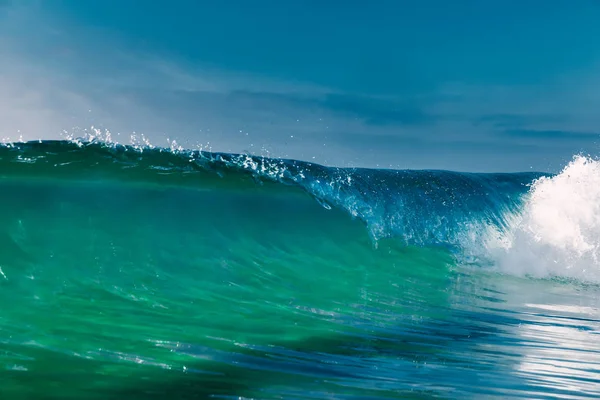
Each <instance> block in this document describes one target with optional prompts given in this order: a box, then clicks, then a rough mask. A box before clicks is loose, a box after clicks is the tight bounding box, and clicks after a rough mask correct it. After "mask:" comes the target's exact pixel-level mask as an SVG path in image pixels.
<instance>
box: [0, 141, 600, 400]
mask: <svg viewBox="0 0 600 400" xmlns="http://www.w3.org/2000/svg"><path fill="white" fill-rule="evenodd" d="M0 171H1V173H0V190H1V191H2V193H3V194H4V195H3V196H2V198H1V199H0V221H1V225H0V228H1V229H0V237H1V238H2V240H1V242H0V272H1V274H0V275H1V276H0V289H1V290H0V368H2V370H3V371H4V372H3V373H2V374H0V384H1V388H2V394H3V396H4V397H5V398H15V399H19V398H28V399H58V398H61V399H66V398H73V399H80V398H99V399H100V398H101V399H105V398H139V399H147V398H152V399H154V398H156V399H160V398H178V399H179V398H181V399H192V398H232V399H233V398H259V399H275V398H286V399H307V398H319V399H320V398H334V399H384V398H415V399H425V398H448V399H459V398H460V399H462V398H473V399H481V398H490V399H494V398H497V399H504V398H523V399H550V398H556V399H559V398H560V399H563V398H572V399H584V398H596V397H598V396H599V395H600V344H599V342H598V340H597V339H598V334H599V333H600V317H599V310H600V286H599V283H600V273H599V272H600V270H599V265H598V263H597V261H596V260H597V258H596V256H597V255H598V251H599V249H600V246H599V245H598V244H599V240H598V237H599V235H598V230H599V228H600V225H599V224H598V222H597V221H596V220H595V219H594V217H593V216H594V215H597V214H596V207H597V204H599V202H598V201H596V200H598V198H599V197H598V193H600V191H598V189H597V186H595V185H594V182H595V180H596V179H598V178H600V167H599V164H598V163H596V162H595V161H594V160H591V159H584V158H576V159H574V160H573V161H572V162H571V163H570V164H569V165H568V166H567V167H566V169H565V170H564V171H563V172H561V173H559V174H556V175H548V174H538V173H526V174H466V173H457V172H449V171H393V170H371V169H340V168H330V167H324V166H320V165H317V164H313V163H306V162H301V161H294V160H280V159H268V158H261V157H251V156H246V155H236V154H225V153H207V152H197V151H196V152H190V151H178V150H170V149H161V148H150V147H131V146H122V145H115V144H111V143H101V142H84V141H69V142H67V141H56V142H53V141H46V142H30V143H15V144H11V145H8V146H3V147H1V148H0ZM557 193H558V195H557ZM564 196H567V197H564ZM572 205H576V206H575V207H572ZM556 224H558V225H556ZM556 226H561V227H563V228H564V229H562V230H556V229H555V227H556Z"/></svg>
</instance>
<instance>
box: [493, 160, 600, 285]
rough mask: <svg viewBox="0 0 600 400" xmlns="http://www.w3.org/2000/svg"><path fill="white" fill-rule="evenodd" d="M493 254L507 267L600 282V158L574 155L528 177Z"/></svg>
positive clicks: (521, 271) (516, 270)
mask: <svg viewBox="0 0 600 400" xmlns="http://www.w3.org/2000/svg"><path fill="white" fill-rule="evenodd" d="M491 247H492V248H491V249H490V250H491V251H492V254H493V255H494V258H495V259H496V261H497V265H498V267H499V268H501V269H502V270H503V271H505V272H509V273H516V274H519V275H523V274H529V275H534V276H538V277H549V276H555V277H567V278H576V279H579V280H584V281H595V282H600V161H598V160H593V159H591V158H587V157H583V156H576V157H574V159H573V160H572V161H571V162H570V163H569V164H568V165H567V166H566V167H565V168H564V170H563V171H562V172H561V173H560V174H558V175H556V176H553V177H543V178H540V179H538V180H536V181H534V182H533V183H532V187H531V190H530V193H529V195H528V198H527V199H526V202H525V204H524V208H523V211H522V213H521V215H519V216H518V217H517V218H515V219H514V221H513V223H512V227H511V228H510V229H509V230H508V231H507V232H506V233H505V234H504V237H503V240H502V241H496V242H495V244H494V245H493V246H491Z"/></svg>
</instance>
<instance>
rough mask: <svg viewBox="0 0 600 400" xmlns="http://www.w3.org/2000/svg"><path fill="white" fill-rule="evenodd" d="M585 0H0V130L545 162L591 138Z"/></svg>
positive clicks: (242, 148) (553, 167) (423, 158)
mask: <svg viewBox="0 0 600 400" xmlns="http://www.w3.org/2000/svg"><path fill="white" fill-rule="evenodd" d="M598 20H600V2H598V1H595V0H577V1H566V0H564V1H562V0H521V1H512V0H503V1H500V0H488V1H479V0H454V1H447V0H414V1H408V0H372V1H356V0H346V1H342V0H319V1H317V0H287V1H278V0H253V1H247V0H219V1H218V2H217V1H203V0H170V1H168V2H167V1H162V0H155V1H152V2H150V1H143V0H118V1H117V0H102V1H101V0H86V1H80V0H13V1H11V0H0V139H3V140H4V141H16V140H37V139H60V138H63V137H65V136H66V135H69V134H75V135H77V134H80V133H81V132H83V131H84V130H85V129H88V131H89V128H90V127H92V126H93V127H96V128H98V129H101V130H102V131H105V130H109V131H110V132H111V135H112V139H113V140H116V141H118V142H120V143H124V144H125V143H129V141H130V138H131V137H132V135H134V136H135V137H136V138H138V139H139V138H140V137H141V136H142V135H143V136H144V137H145V138H146V139H148V140H149V142H151V143H152V144H154V145H156V146H164V147H168V146H170V143H171V141H173V140H175V141H176V143H177V144H178V145H180V146H183V147H184V148H193V149H196V148H201V149H205V150H211V151H225V152H236V153H241V152H249V153H252V154H257V155H265V156H272V157H285V158H295V159H301V160H309V161H315V162H319V163H321V164H326V165H335V166H342V167H354V166H359V167H377V168H401V169H403V168H414V169H450V170H459V171H476V172H479V171H483V172H489V171H493V172H503V171H506V172H512V171H530V170H532V169H533V170H536V171H548V172H556V171H558V170H560V169H562V168H563V167H564V166H565V164H566V163H568V162H569V161H570V160H571V159H572V157H573V155H575V154H579V153H583V154H590V155H592V156H596V155H597V154H598V153H599V150H600V113H599V112H597V111H598V109H599V108H600V90H599V89H600V45H598V40H597V39H598V38H600V24H598V23H597V21H598Z"/></svg>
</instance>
